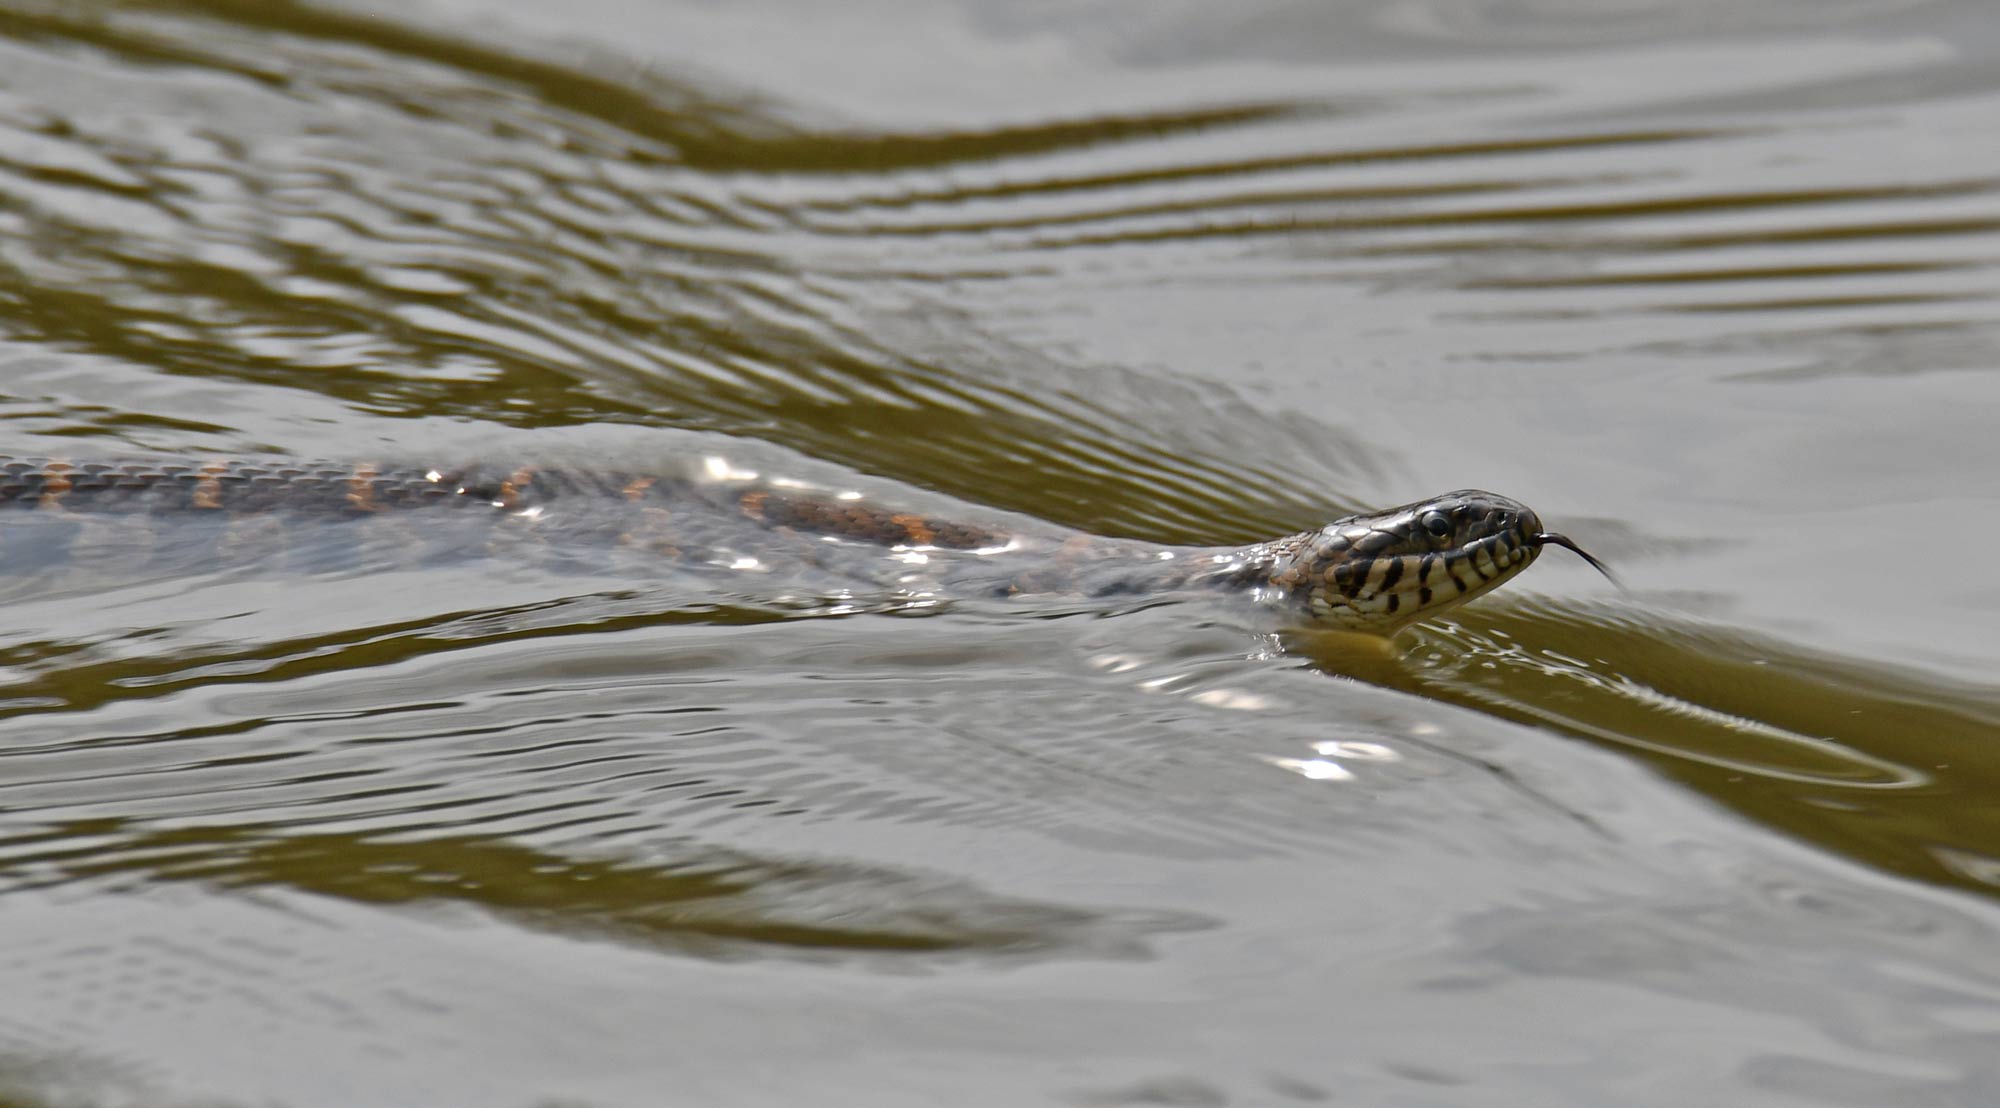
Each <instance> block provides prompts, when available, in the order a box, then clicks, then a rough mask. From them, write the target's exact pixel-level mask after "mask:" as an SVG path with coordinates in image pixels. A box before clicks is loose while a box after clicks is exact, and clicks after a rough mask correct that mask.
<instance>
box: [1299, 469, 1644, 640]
mask: <svg viewBox="0 0 2000 1108" xmlns="http://www.w3.org/2000/svg"><path fill="white" fill-rule="evenodd" d="M1301 538H1302V539H1303V540H1304V541H1303V542H1302V543H1301V544H1300V547H1299V549H1298V550H1297V553H1296V555H1295V557H1294V559H1293V560H1292V561H1291V563H1290V564H1289V565H1288V566H1286V567H1285V568H1284V569H1283V570H1282V571H1281V572H1280V573H1278V574H1275V575H1273V577H1272V583H1273V584H1276V585H1281V586H1284V587H1287V588H1289V589H1291V590H1292V592H1293V593H1294V594H1295V595H1302V598H1303V599H1304V600H1305V602H1306V603H1307V605H1308V606H1309V607H1310V608H1311V609H1312V613H1313V615H1314V616H1315V617H1316V618H1318V619H1319V620H1321V621H1324V622H1326V623H1330V624H1332V625H1334V626H1337V627H1341V628H1343V629H1346V630H1352V631H1365V632H1369V633H1371V634H1378V635H1388V634H1393V633H1394V632H1396V631H1397V630H1399V629H1401V628H1403V627H1405V626H1407V625H1409V624H1411V623H1414V622H1416V621H1417V620H1419V619H1427V618H1429V617H1431V616H1434V615H1437V614H1438V613H1440V612H1443V611H1446V610H1447V609H1450V608H1453V607H1456V606H1458V605H1460V604H1463V603H1465V602H1466V601H1468V600H1471V599H1472V598H1473V597H1476V596H1479V595H1481V594H1482V593H1485V592H1487V591H1489V590H1491V589H1493V588H1495V587H1497V586H1498V585H1500V584H1501V583H1502V582H1505V581H1506V580H1507V579H1508V578H1510V577H1512V576H1514V575H1515V574H1517V573H1519V572H1521V571H1522V570H1524V569H1526V568H1528V564H1529V563H1531V562H1533V561H1534V560H1535V556H1536V555H1537V554H1539V553H1541V548H1542V547H1543V546H1544V545H1556V546H1563V547H1566V548H1568V549H1570V550H1574V551H1576V553H1578V554H1582V555H1583V557H1584V559H1585V560H1587V561H1589V562H1590V564H1591V565H1593V566H1596V567H1597V569H1598V570H1599V571H1600V572H1604V573H1605V575H1606V576H1607V577H1608V576H1610V574H1609V572H1608V571H1605V570H1604V567H1603V566H1602V565H1601V564H1599V563H1598V561H1597V559H1595V558H1592V557H1591V556H1590V555H1589V554H1585V553H1584V552H1583V550H1582V549H1581V548H1579V547H1577V545H1576V544H1575V543H1573V542H1571V541H1570V540H1569V539H1567V538H1565V537H1563V536H1561V535H1557V534H1552V533H1550V532H1546V531H1544V530H1542V521H1541V518H1540V517H1539V516H1537V515H1535V513H1534V510H1533V509H1531V508H1529V507H1528V506H1527V505H1525V504H1523V503H1521V502H1520V501H1518V500H1511V499H1509V498H1507V497H1504V496H1500V495H1498V494H1496V493H1490V492H1483V491H1481V490H1479V489H1461V490H1459V491H1457V492H1449V493H1445V494H1444V495H1443V496H1435V497H1432V498H1430V499H1428V500H1419V501H1416V502H1415V503H1411V504H1405V505H1403V506H1401V507H1398V508H1390V509H1389V510H1387V511H1383V512H1374V513H1370V514H1367V515H1358V516H1349V517H1348V518H1346V519H1340V520H1335V521H1334V522H1332V523H1329V524H1327V525H1326V526H1325V527H1323V528H1321V529H1320V530H1318V531H1316V532H1307V533H1306V535H1304V536H1301Z"/></svg>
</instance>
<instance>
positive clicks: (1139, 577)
mask: <svg viewBox="0 0 2000 1108" xmlns="http://www.w3.org/2000/svg"><path fill="white" fill-rule="evenodd" d="M752 478H754V475H750V474H739V473H735V472H733V471H732V470H731V469H730V467H728V466H726V465H722V466H720V467H718V466H717V465H716V464H715V461H714V460H710V463H709V465H708V467H707V470H706V471H704V470H703V469H701V468H700V467H694V468H691V469H690V470H689V471H688V472H685V473H680V474H673V475H645V474H631V473H616V472H608V471H592V470H580V469H560V468H547V469H545V468H538V467H533V466H499V467H496V466H483V465H475V466H461V467H438V468H431V467H424V466H410V465H375V464H358V465H347V464H332V463H297V462H290V461H283V460H241V459H232V460H216V461H198V460H186V461H124V460H114V461H101V462H89V461H71V460H63V459H51V458H5V459H0V511H14V512H21V511H31V512H34V513H36V515H37V518H38V519H39V520H44V521H46V520H51V519H54V520H61V521H65V522H66V523H71V524H77V525H82V524H87V523H88V522H89V521H91V520H93V519H102V518H107V517H119V518H132V517H143V518H146V519H149V520H155V521H158V520H162V519H174V520H188V519H197V520H207V521H211V523H212V527H211V529H212V531H213V534H214V536H215V538H214V545H215V549H217V550H220V549H223V548H226V547H230V546H231V545H232V544H234V545H236V546H239V547H240V546H243V545H244V544H245V542H246V541H247V540H245V539H244V538H243V536H242V533H243V532H246V531H254V530H256V529H257V528H259V527H261V528H262V529H263V532H264V533H267V534H268V533H269V531H270V530H271V528H272V527H273V526H276V527H277V528H279V529H280V530H281V531H294V532H296V531H298V530H299V529H302V528H305V527H306V525H307V524H308V523H310V524H312V525H313V526H314V530H313V533H314V534H318V533H319V532H318V530H317V527H318V526H319V525H328V526H339V527H357V526H371V525H372V526H377V527H379V526H384V525H393V526H394V527H396V528H400V530H397V531H394V532H391V534H392V535H401V536H407V537H408V540H407V541H408V542H410V543H412V544H423V543H426V542H428V543H430V544H431V545H433V546H436V545H438V543H439V542H440V541H441V540H440V539H439V536H440V535H458V534H461V532H459V531H457V530H455V529H452V528H453V527H455V526H456V525H457V524H461V523H468V522H476V523H478V524H479V525H480V526H481V527H483V528H486V529H489V530H494V531H498V532H502V533H505V534H513V535H524V534H525V535H533V536H535V537H536V538H537V539H538V540H540V541H546V542H552V543H556V544H559V545H563V546H566V547H569V548H572V549H588V548H592V547H597V548H602V549H615V550H618V551H621V552H623V553H624V554H625V555H627V556H628V557H633V558H640V559H656V560H665V561H671V562H673V563H675V564H679V565H692V566H700V567H709V568H718V569H726V570H730V571H738V572H744V571H762V572H768V571H769V570H771V569H773V568H774V567H779V566H803V567H807V568H809V569H810V570H812V571H814V572H815V573H816V574H818V575H819V576H818V579H820V580H822V581H823V582H833V583H839V582H849V583H859V584H863V585H865V586H867V587H871V588H876V589H887V590H891V591H895V592H900V593H904V594H916V595H943V596H966V595H981V594H983V595H1010V594H1015V593H1024V592H1077V593H1082V594H1086V595H1111V594H1129V593H1151V592H1164V591H1171V590H1178V589H1193V588H1225V589H1235V590H1242V591H1249V592H1252V593H1255V594H1257V595H1258V596H1260V597H1262V598H1265V599H1269V600H1273V601H1276V602H1279V603H1288V604H1291V605H1294V606H1295V607H1297V608H1298V609H1299V610H1301V611H1303V612H1304V613H1307V614H1309V615H1310V616H1311V617H1312V618H1314V619H1315V620H1317V621H1319V622H1322V623H1325V624H1329V625H1332V626H1336V627H1340V628H1345V629H1350V630H1359V631H1368V632H1374V633H1378V634H1388V633H1391V632H1393V631H1395V630H1396V629H1398V628H1400V627H1402V626H1405V625H1407V624H1409V623H1411V622H1413V621H1415V620H1417V619H1419V618H1424V617H1427V616H1430V615H1433V614H1436V613H1438V612H1441V611H1443V610H1445V609H1447V608H1449V607H1451V606H1453V605H1456V604H1459V603H1463V602H1464V601H1466V600H1469V599H1471V598H1473V597H1474V596H1477V595H1480V594H1481V593H1484V592H1486V591H1488V590H1490V589H1492V588H1494V587H1495V586H1497V585H1499V584H1500V583H1502V582H1504V581H1505V580H1507V579H1508V578H1510V577H1512V576H1513V575H1514V574H1516V573H1518V572H1520V571H1521V570H1522V569H1524V568H1526V567H1527V566H1528V564H1529V563H1531V562H1532V561H1533V560H1534V559H1535V556H1536V555H1537V553H1538V552H1539V549H1540V547H1541V546H1542V545H1543V544H1544V542H1557V543H1559V544H1561V545H1572V544H1570V543H1568V540H1565V539H1562V537H1561V536H1556V535H1548V534H1545V533H1543V532H1542V529H1541V521H1540V520H1539V519H1538V518H1537V517H1536V515H1535V513H1534V512H1533V511H1531V510H1530V509H1528V508H1527V507H1526V506H1525V505H1522V504H1520V503H1518V502H1516V501H1513V500H1510V499H1508V498H1506V497H1503V496H1498V495H1496V494H1493V493H1487V492H1481V491H1478V490H1470V489H1468V490H1462V491H1459V492H1454V493H1447V494H1445V495H1443V496H1439V497H1433V498H1430V499H1427V500H1422V501H1417V502H1414V503H1411V504H1406V505H1402V506H1400V507H1396V508H1391V509H1387V510H1385V511H1381V512H1374V513H1368V514H1363V515H1355V516H1348V517H1345V518H1342V519H1339V520H1335V521H1334V522H1332V523H1329V524H1327V525H1325V526H1324V527H1319V528H1315V529H1313V530H1309V531H1303V532H1300V533H1297V534H1293V535H1288V536H1285V537H1283V538H1278V539H1274V540H1271V541H1269V542H1262V543H1256V544H1252V545H1250V546H1244V547H1174V546H1161V545H1158V544H1151V543H1144V542H1139V541H1135V540H1129V539H1115V538H1105V537H1101V536H1094V535H1086V534H1083V533H1080V532H1065V531H1062V530H1060V529H1057V528H1054V527H1049V528H1045V529H1035V528H1030V527H1014V526H989V525H980V524H972V523H964V522H959V521H956V520H948V519H941V518H937V517H934V516H932V515H929V514H925V513H919V512H905V511H898V510H895V509H893V508H887V507H881V506H878V505H876V504H873V503H870V502H868V501H867V500H865V499H864V498H862V497H860V496H859V495H858V494H854V493H840V492H834V491H829V490H820V489H812V488H808V487H805V486H800V485H795V484H788V483H784V482H759V481H756V480H754V479H752ZM274 521H276V522H275V523H274ZM446 523H448V524H451V525H452V527H447V528H445V529H443V530H440V528H439V525H440V524H446ZM14 530H15V528H13V527H10V526H7V525H5V524H4V523H0V539H4V537H5V536H6V535H8V534H9V533H10V532H13V531H14ZM392 541H402V540H400V539H396V540H392ZM450 541H456V540H450ZM249 546H250V547H252V548H254V547H255V544H254V543H250V544H249ZM1572 548H1573V547H1572ZM1579 553H1581V551H1579ZM17 557H18V556H17V555H16V554H14V553H12V552H8V551H5V550H4V548H0V558H4V559H6V560H7V561H9V562H12V561H15V560H17ZM1585 557H1588V555H1585ZM1593 564H1594V562H1593Z"/></svg>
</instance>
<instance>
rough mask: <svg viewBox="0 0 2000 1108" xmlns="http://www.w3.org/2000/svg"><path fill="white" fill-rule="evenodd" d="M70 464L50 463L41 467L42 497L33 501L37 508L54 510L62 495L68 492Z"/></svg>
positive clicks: (58, 504)
mask: <svg viewBox="0 0 2000 1108" xmlns="http://www.w3.org/2000/svg"><path fill="white" fill-rule="evenodd" d="M69 471H70V464H69V463H68V462H64V461H54V460H52V461H50V462H49V463H48V464H47V465H45V466H43V467H42V495H41V497H40V498H39V499H37V500H36V501H35V507H37V508H56V507H58V506H60V504H61V502H62V497H63V494H64V493H66V492H68V491H69V490H70V481H69Z"/></svg>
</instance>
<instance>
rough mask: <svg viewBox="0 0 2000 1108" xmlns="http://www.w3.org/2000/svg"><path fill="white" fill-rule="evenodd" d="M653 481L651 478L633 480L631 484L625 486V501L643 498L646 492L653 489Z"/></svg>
mask: <svg viewBox="0 0 2000 1108" xmlns="http://www.w3.org/2000/svg"><path fill="white" fill-rule="evenodd" d="M654 480H655V478H652V477H635V478H633V480H632V483H631V484H629V485H626V486H625V499H627V500H638V499H640V498H642V497H644V496H645V495H646V490H647V489H650V488H652V487H653V482H654Z"/></svg>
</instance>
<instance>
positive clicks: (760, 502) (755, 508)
mask: <svg viewBox="0 0 2000 1108" xmlns="http://www.w3.org/2000/svg"><path fill="white" fill-rule="evenodd" d="M769 499H771V494H770V493H768V492H746V493H744V494H743V497H742V499H740V500H738V501H737V502H736V503H738V504H739V505H741V506H742V508H743V514H744V515H746V516H749V517H750V518H751V519H754V520H756V521H757V522H759V523H762V522H764V502H765V501H766V500H769Z"/></svg>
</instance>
